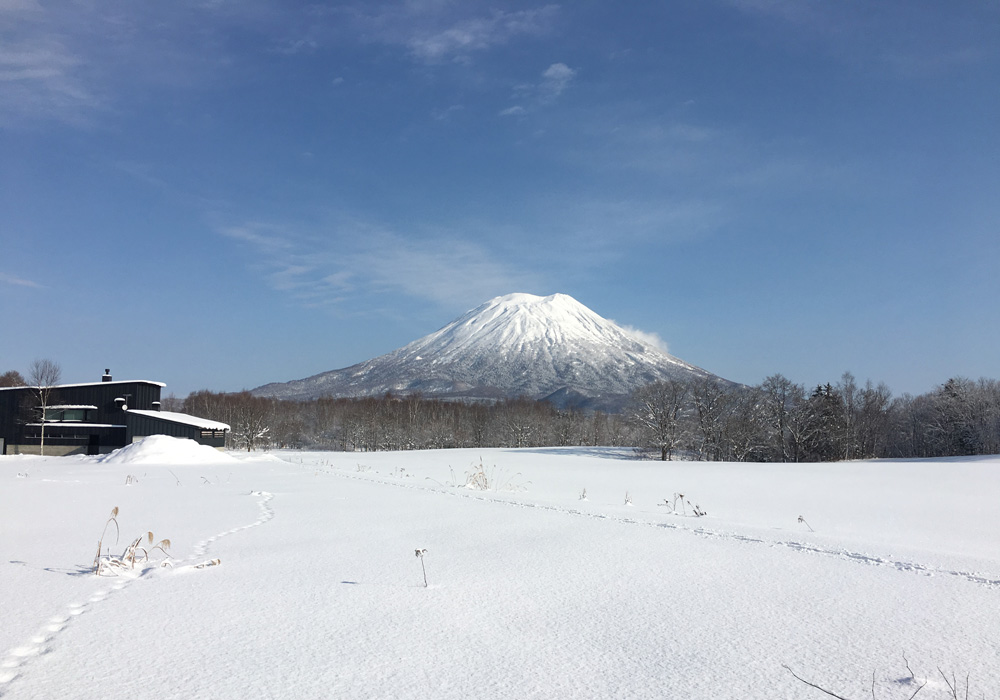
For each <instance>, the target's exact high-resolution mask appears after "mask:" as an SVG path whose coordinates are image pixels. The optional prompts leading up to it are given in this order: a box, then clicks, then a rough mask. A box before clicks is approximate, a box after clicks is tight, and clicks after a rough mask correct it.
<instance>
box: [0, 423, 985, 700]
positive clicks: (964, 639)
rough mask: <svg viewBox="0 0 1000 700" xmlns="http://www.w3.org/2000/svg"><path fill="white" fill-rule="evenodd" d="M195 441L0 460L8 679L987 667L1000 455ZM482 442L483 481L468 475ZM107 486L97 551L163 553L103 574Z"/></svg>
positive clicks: (609, 691) (495, 681) (1, 637)
mask: <svg viewBox="0 0 1000 700" xmlns="http://www.w3.org/2000/svg"><path fill="white" fill-rule="evenodd" d="M181 442H182V441H179V440H176V439H173V438H167V439H164V440H154V441H148V440H147V441H143V442H142V443H140V444H138V445H133V446H130V447H128V448H125V449H123V450H121V451H119V453H118V455H119V457H118V458H116V459H110V458H93V457H62V458H43V457H30V456H17V457H0V551H2V552H3V556H2V558H0V595H2V600H3V601H4V605H3V615H2V620H3V623H2V624H0V696H2V697H3V699H4V700H16V699H22V698H69V697H72V698H94V699H97V698H101V699H102V700H103V699H104V698H107V697H110V696H115V697H129V698H151V699H152V698H205V699H208V698H212V699H217V698H221V699H228V698H233V699H239V700H243V699H244V698H456V699H458V698H462V699H464V698H693V699H706V700H707V699H718V698H803V699H808V698H820V697H826V696H824V695H823V694H822V693H820V692H819V691H817V690H815V689H813V688H810V687H808V686H806V685H805V684H803V683H801V682H799V681H797V680H796V679H795V678H793V677H792V676H791V674H790V673H788V671H786V670H785V669H784V668H783V665H785V664H787V665H788V666H789V667H790V668H791V669H792V670H794V671H795V672H796V673H797V674H799V675H801V676H802V677H804V678H807V679H808V680H810V681H812V682H815V683H817V684H819V685H822V686H823V687H825V688H828V689H830V690H832V691H833V692H837V693H838V694H840V695H843V696H844V697H849V698H864V697H870V685H871V682H872V674H873V672H874V674H875V679H876V682H877V686H878V687H877V692H878V697H879V698H907V697H910V695H911V694H912V692H913V690H915V689H916V687H917V686H915V685H913V683H915V682H916V683H922V682H923V681H924V680H927V681H928V685H927V687H926V688H925V689H924V690H923V691H922V692H921V693H920V695H919V696H918V697H920V698H922V699H924V700H927V699H932V698H944V697H951V696H950V694H949V693H948V692H947V687H946V686H945V684H944V682H943V681H942V679H941V676H940V675H939V674H938V671H937V669H938V668H939V667H940V668H941V669H943V670H945V671H946V672H948V673H949V674H951V673H952V672H954V673H955V674H956V676H957V678H958V679H959V682H961V683H962V684H963V687H964V678H965V676H966V674H968V676H969V679H970V680H969V682H970V686H971V689H972V693H971V694H970V697H971V696H974V697H981V696H982V695H983V694H985V696H986V697H994V696H995V695H996V694H997V690H998V688H1000V616H998V615H997V607H998V603H1000V548H998V546H997V544H998V535H997V533H998V532H1000V508H998V507H997V496H998V494H1000V458H998V457H994V458H980V459H950V460H934V461H876V462H850V463H838V464H812V465H791V464H757V465H747V464H728V463H693V462H668V463H660V462H641V461H635V460H632V459H630V453H629V452H628V451H627V450H618V451H616V450H611V449H600V448H589V449H586V448H575V449H569V448H566V449H545V450H500V449H486V450H450V451H428V452H408V453H367V454H360V453H308V452H278V453H271V454H266V455H259V454H254V455H250V456H249V457H247V456H246V455H244V454H242V453H233V454H232V455H231V456H229V461H228V462H225V463H222V462H217V461H213V460H210V459H209V453H208V452H204V453H201V454H203V455H204V456H205V459H204V461H198V460H196V459H193V458H192V453H191V452H190V451H189V449H188V446H185V445H181V444H178V443H181ZM140 452H143V453H146V457H149V458H150V459H149V461H146V460H145V458H143V460H141V461H140V460H137V459H132V458H129V459H123V458H122V456H123V455H129V454H133V453H135V454H136V455H138V453H140ZM222 456H226V455H222ZM480 464H482V465H483V467H484V473H485V474H486V476H487V477H489V478H490V479H491V480H492V482H493V485H494V486H495V488H493V489H490V490H487V491H480V490H473V489H470V488H466V487H464V483H465V480H466V479H465V474H466V472H469V471H475V470H476V469H477V465H480ZM584 489H586V499H581V498H580V496H581V494H582V492H583V490H584ZM626 492H627V493H628V495H629V497H630V499H631V502H632V505H625V495H626ZM675 493H684V494H685V496H686V498H687V499H688V500H689V501H690V502H691V503H694V504H698V505H700V506H701V507H702V508H703V509H705V510H707V511H708V514H707V515H706V516H704V517H700V518H698V517H694V516H692V515H691V510H690V508H687V510H686V514H685V513H673V512H671V511H670V509H669V508H667V507H664V506H660V505H657V504H658V503H663V502H664V499H668V500H671V501H672V500H673V498H674V494H675ZM116 506H117V507H118V509H119V511H118V517H117V524H118V526H119V527H120V529H121V536H120V538H119V539H118V542H117V544H116V543H115V530H114V527H113V525H112V526H109V527H108V530H107V532H106V533H105V534H104V545H105V549H108V548H109V547H110V550H111V551H112V552H115V553H118V552H120V551H121V550H122V549H123V548H124V546H125V544H126V543H127V542H128V541H131V540H134V539H135V538H136V537H138V536H139V535H143V534H144V533H145V532H146V531H147V530H148V531H152V532H153V533H154V534H155V537H156V539H157V540H158V539H161V538H163V537H168V538H170V540H171V542H172V547H171V549H170V550H169V551H170V553H171V556H172V566H167V567H161V566H147V565H145V564H141V565H140V566H139V568H138V570H137V571H134V572H130V575H123V576H100V577H98V576H96V575H94V574H93V573H92V572H91V562H92V560H93V557H94V552H95V551H96V542H97V540H98V539H99V538H100V537H101V533H102V529H104V528H105V523H106V520H107V518H108V516H109V513H110V511H111V509H112V508H113V507H116ZM799 516H801V517H802V518H803V520H804V521H805V522H799ZM810 527H811V528H812V530H814V531H810ZM424 548H426V550H427V552H426V554H425V555H424V557H423V564H424V565H425V566H426V573H427V581H428V583H429V586H428V587H426V588H425V587H424V580H423V574H422V571H421V566H420V564H421V560H420V559H418V558H416V557H415V556H414V552H415V550H416V549H424ZM157 554H158V553H157ZM153 558H154V559H155V560H156V561H157V562H158V561H159V560H161V559H162V558H163V557H162V556H154V557H153ZM215 559H218V560H219V563H218V565H207V566H204V567H203V568H197V567H198V565H201V564H210V563H211V562H212V561H213V560H215ZM904 654H905V656H906V660H907V661H908V663H909V666H910V668H912V669H913V671H914V673H915V676H916V678H915V679H911V678H910V674H909V673H908V671H907V667H906V663H905V662H904V660H903V655H904ZM962 695H964V691H963V692H962Z"/></svg>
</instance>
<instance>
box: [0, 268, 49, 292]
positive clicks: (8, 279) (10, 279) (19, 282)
mask: <svg viewBox="0 0 1000 700" xmlns="http://www.w3.org/2000/svg"><path fill="white" fill-rule="evenodd" d="M0 282H2V283H3V284H12V285H14V286H17V287H31V288H32V289H44V287H43V286H42V285H40V284H38V283H37V282H32V281H31V280H26V279H22V278H20V277H15V276H14V275H8V274H7V273H5V272H0Z"/></svg>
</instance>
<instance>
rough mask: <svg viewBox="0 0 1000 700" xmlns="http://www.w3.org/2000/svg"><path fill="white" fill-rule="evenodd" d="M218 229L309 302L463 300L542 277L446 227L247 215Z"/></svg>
mask: <svg viewBox="0 0 1000 700" xmlns="http://www.w3.org/2000/svg"><path fill="white" fill-rule="evenodd" d="M218 233H220V234H221V235H223V236H226V237H227V238H230V239H233V240H234V241H237V242H238V243H239V244H240V245H241V246H242V247H243V249H244V251H245V252H246V253H247V255H248V258H249V261H250V264H251V266H252V268H253V269H255V270H257V271H259V272H260V273H261V274H262V275H263V276H264V279H265V280H266V282H267V284H268V285H269V286H271V287H272V288H273V289H275V290H277V291H280V292H282V293H286V294H289V295H290V296H291V297H293V298H294V299H296V300H297V301H298V302H299V303H300V304H302V305H303V306H308V307H324V306H328V307H337V306H338V305H341V304H343V303H345V302H348V301H350V300H352V299H358V298H361V297H364V296H368V295H372V294H385V295H400V294H402V295H406V296H409V297H413V298H418V299H424V300H427V301H430V302H433V303H437V304H441V305H443V306H453V305H455V304H456V303H457V304H458V306H462V305H463V304H468V303H469V302H470V300H471V301H477V300H479V299H486V298H490V297H491V296H496V295H498V294H505V293H509V292H510V291H511V290H516V289H525V288H532V287H534V286H537V284H538V279H537V278H536V277H535V276H534V275H533V274H531V273H527V272H524V271H523V270H521V269H519V268H518V267H512V266H511V265H509V264H507V263H505V262H503V261H502V260H499V259H498V256H497V255H496V254H495V253H494V252H492V251H491V250H489V249H488V248H486V247H485V246H484V245H480V244H478V243H475V242H471V241H468V240H465V239H464V238H462V237H461V236H458V235H452V234H448V233H438V234H435V235H430V236H421V237H413V236H403V235H401V234H399V233H396V232H394V231H390V230H386V229H384V228H381V227H379V226H375V225H372V224H368V223H365V222H359V221H342V222H338V223H335V224H329V225H326V226H322V227H319V228H310V230H309V231H308V232H301V231H299V232H295V233H293V232H291V230H290V229H289V228H288V227H284V226H276V225H272V224H263V223H259V222H247V223H243V224H239V225H235V226H225V227H220V228H219V229H218Z"/></svg>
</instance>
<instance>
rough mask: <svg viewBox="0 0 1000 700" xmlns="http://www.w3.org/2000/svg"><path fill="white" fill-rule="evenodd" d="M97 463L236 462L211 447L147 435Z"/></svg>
mask: <svg viewBox="0 0 1000 700" xmlns="http://www.w3.org/2000/svg"><path fill="white" fill-rule="evenodd" d="M98 461H99V462H102V463H104V464H206V463H208V464H219V463H232V462H235V461H236V460H235V459H233V458H232V457H230V456H229V455H227V454H225V453H223V452H220V451H219V450H217V449H215V448H214V447H209V446H208V445H200V444H198V443H197V442H195V441H194V440H191V439H189V438H176V437H170V436H169V435H150V436H149V437H145V438H143V439H142V440H139V441H138V442H133V443H132V444H131V445H126V446H125V447H122V448H119V449H117V450H115V451H114V452H111V453H109V454H107V455H105V456H104V457H101V458H100V459H99V460H98Z"/></svg>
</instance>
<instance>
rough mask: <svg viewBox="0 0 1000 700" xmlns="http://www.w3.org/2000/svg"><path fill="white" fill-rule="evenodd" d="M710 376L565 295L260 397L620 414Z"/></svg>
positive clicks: (489, 314)
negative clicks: (544, 404)
mask: <svg viewBox="0 0 1000 700" xmlns="http://www.w3.org/2000/svg"><path fill="white" fill-rule="evenodd" d="M697 377H706V378H714V379H716V380H719V381H724V380H721V379H719V378H718V377H716V376H715V375H713V374H711V373H709V372H706V371H705V370H703V369H701V368H699V367H696V366H694V365H692V364H689V363H687V362H684V361H683V360H680V359H678V358H676V357H674V356H673V355H670V354H668V353H666V352H664V351H663V350H660V349H659V348H657V347H656V346H655V345H654V344H652V343H651V342H649V340H648V339H643V338H640V337H638V334H636V333H632V332H629V331H628V330H626V329H625V328H622V327H621V326H619V325H618V324H616V323H614V322H613V321H609V320H608V319H606V318H603V317H601V316H599V315H598V314H596V313H594V312H593V311H591V310H590V309H589V308H587V307H586V306H584V305H583V304H581V303H580V302H578V301H576V300H575V299H573V298H572V297H570V296H567V295H565V294H553V295H551V296H547V297H540V296H535V295H532V294H508V295H506V296H501V297H497V298H495V299H492V300H490V301H488V302H486V303H485V304H483V305H482V306H479V307H478V308H475V309H473V310H471V311H469V312H468V313H466V314H464V315H463V316H461V317H459V318H457V319H455V320H454V321H452V322H451V323H449V324H448V325H446V326H445V327H444V328H442V329H440V330H438V331H436V332H434V333H431V334H430V335H427V336H424V337H423V338H420V339H419V340H416V341H414V342H412V343H410V344H409V345H406V346H404V347H402V348H400V349H398V350H395V351H393V352H390V353H388V354H386V355H382V356H380V357H376V358H374V359H372V360H368V361H367V362H362V363H360V364H356V365H353V366H351V367H347V368H345V369H339V370H333V371H330V372H323V373H321V374H317V375H315V376H312V377H308V378H306V379H299V380H296V381H291V382H285V383H275V384H266V385H264V386H261V387H258V388H256V389H254V390H253V393H254V394H255V395H257V396H273V397H276V398H282V399H313V398H319V397H321V396H337V397H340V396H344V397H363V396H382V395H384V394H385V393H386V392H392V393H395V394H416V393H419V394H421V395H424V396H428V397H437V398H455V399H466V400H496V399H502V398H508V397H509V398H513V397H517V396H527V397H530V398H533V399H548V400H550V401H552V402H553V403H555V404H556V405H558V406H562V407H565V406H570V405H573V406H577V407H580V408H600V409H602V410H618V409H620V408H621V406H622V404H623V403H624V401H625V400H626V398H627V397H628V395H629V394H631V393H632V392H633V391H634V390H635V389H636V388H638V387H640V386H643V385H645V384H648V383H650V382H654V381H661V380H666V379H690V378H697Z"/></svg>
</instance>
